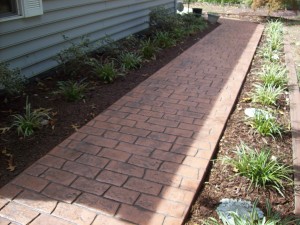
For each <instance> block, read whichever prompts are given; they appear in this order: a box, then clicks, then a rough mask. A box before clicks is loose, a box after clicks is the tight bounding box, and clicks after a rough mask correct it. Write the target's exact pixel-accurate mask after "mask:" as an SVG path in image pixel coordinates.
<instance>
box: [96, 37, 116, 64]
mask: <svg viewBox="0 0 300 225" xmlns="http://www.w3.org/2000/svg"><path fill="white" fill-rule="evenodd" d="M99 45H100V48H99V49H98V50H97V51H98V52H100V53H101V54H104V55H106V56H108V57H111V58H115V57H117V56H119V54H120V53H121V51H122V47H121V45H120V42H118V41H115V40H114V39H112V38H111V37H110V36H108V35H106V36H105V37H103V38H102V39H101V40H100V41H99Z"/></svg>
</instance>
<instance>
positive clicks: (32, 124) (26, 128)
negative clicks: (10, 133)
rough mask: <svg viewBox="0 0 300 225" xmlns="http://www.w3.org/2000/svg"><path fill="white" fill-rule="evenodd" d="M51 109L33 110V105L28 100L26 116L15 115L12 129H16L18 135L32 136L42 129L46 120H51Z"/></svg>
mask: <svg viewBox="0 0 300 225" xmlns="http://www.w3.org/2000/svg"><path fill="white" fill-rule="evenodd" d="M49 111H50V110H49V109H36V110H33V111H32V109H31V104H30V103H29V102H28V97H27V98H26V105H25V114H24V115H20V114H17V115H13V118H14V121H13V123H12V126H11V127H16V128H17V131H18V134H22V135H23V136H24V137H27V136H30V135H32V134H33V133H34V131H35V130H36V129H39V128H41V127H42V122H43V120H45V119H50V116H49Z"/></svg>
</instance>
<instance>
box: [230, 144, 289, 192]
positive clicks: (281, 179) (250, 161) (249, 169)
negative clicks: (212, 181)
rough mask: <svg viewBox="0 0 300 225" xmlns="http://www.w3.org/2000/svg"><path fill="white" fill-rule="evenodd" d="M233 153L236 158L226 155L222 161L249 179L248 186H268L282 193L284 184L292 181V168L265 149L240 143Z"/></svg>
mask: <svg viewBox="0 0 300 225" xmlns="http://www.w3.org/2000/svg"><path fill="white" fill-rule="evenodd" d="M235 154H236V158H229V157H227V158H224V162H225V163H226V164H229V165H231V166H232V167H233V168H234V170H235V171H237V174H238V175H240V176H244V177H247V178H248V179H249V180H250V181H251V184H250V186H254V187H255V188H257V187H262V188H269V187H270V188H273V189H275V190H276V191H278V193H280V194H281V195H283V192H282V191H283V190H284V189H285V188H284V186H285V184H287V183H292V182H293V180H292V179H291V177H290V175H291V174H292V173H293V170H292V168H291V167H290V166H287V165H284V164H283V163H280V162H279V160H278V159H277V158H276V157H274V156H272V155H271V152H270V151H269V150H267V149H261V150H260V151H257V150H256V149H252V148H250V147H248V146H247V145H246V144H243V143H242V144H241V145H240V146H238V147H237V151H235Z"/></svg>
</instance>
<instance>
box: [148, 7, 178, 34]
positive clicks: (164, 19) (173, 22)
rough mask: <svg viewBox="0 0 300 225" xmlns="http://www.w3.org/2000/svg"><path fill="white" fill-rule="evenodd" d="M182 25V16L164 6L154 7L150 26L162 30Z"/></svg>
mask: <svg viewBox="0 0 300 225" xmlns="http://www.w3.org/2000/svg"><path fill="white" fill-rule="evenodd" d="M181 25H182V17H181V16H180V15H178V14H176V13H174V12H173V11H171V10H167V9H166V8H164V7H157V8H154V9H153V10H152V11H151V13H150V26H151V27H152V28H154V29H157V30H161V31H172V30H173V29H175V28H177V27H180V26H181Z"/></svg>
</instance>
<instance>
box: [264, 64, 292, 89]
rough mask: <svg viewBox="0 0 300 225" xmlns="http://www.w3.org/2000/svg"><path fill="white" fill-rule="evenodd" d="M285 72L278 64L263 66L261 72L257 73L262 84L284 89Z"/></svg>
mask: <svg viewBox="0 0 300 225" xmlns="http://www.w3.org/2000/svg"><path fill="white" fill-rule="evenodd" d="M286 73H287V70H286V68H285V67H284V66H283V65H281V64H279V63H267V64H264V65H263V67H262V70H261V71H260V72H259V73H258V75H259V78H260V79H261V80H262V82H263V84H264V85H265V86H266V85H270V86H273V87H281V88H286V86H287V81H288V79H287V76H286Z"/></svg>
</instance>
